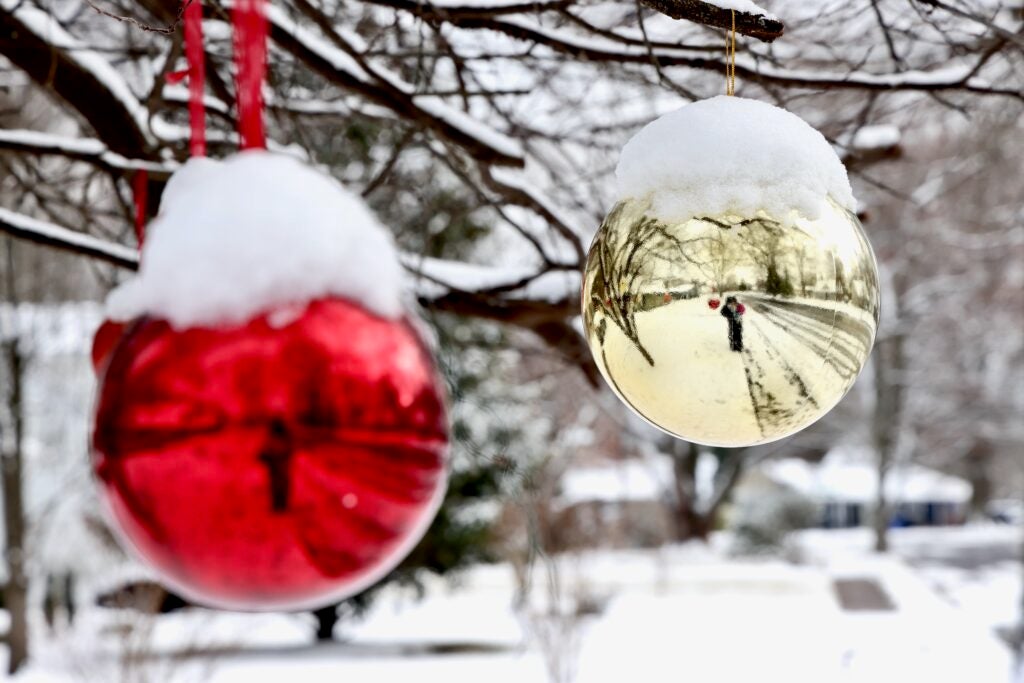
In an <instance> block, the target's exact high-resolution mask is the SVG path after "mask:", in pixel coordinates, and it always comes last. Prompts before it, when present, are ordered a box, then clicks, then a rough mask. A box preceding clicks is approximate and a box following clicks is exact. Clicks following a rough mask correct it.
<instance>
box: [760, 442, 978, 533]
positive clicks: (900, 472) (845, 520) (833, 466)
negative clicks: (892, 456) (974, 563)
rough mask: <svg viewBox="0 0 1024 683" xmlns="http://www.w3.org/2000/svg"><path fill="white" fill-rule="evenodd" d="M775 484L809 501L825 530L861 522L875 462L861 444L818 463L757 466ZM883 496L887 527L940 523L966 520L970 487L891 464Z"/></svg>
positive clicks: (873, 489) (874, 490)
mask: <svg viewBox="0 0 1024 683" xmlns="http://www.w3.org/2000/svg"><path fill="white" fill-rule="evenodd" d="M760 469H761V471H762V473H763V474H764V476H765V477H766V478H767V479H768V480H769V481H771V482H772V483H774V484H775V485H777V486H779V487H782V488H784V489H787V490H788V491H790V492H792V493H795V494H796V495H799V496H801V497H803V498H806V499H808V500H809V501H811V502H813V503H814V505H815V506H816V508H817V510H818V514H819V515H820V516H819V521H818V524H819V525H820V526H821V527H823V528H826V529H843V528H850V527H857V526H866V525H869V524H870V522H871V511H872V510H873V508H874V506H875V505H876V503H877V501H878V479H879V477H878V465H877V462H876V459H875V456H874V453H873V452H872V451H871V450H870V449H869V448H866V447H849V446H840V447H837V448H835V449H833V450H832V451H830V452H829V453H828V454H827V455H826V456H825V457H824V458H823V459H822V460H821V462H819V463H811V462H807V461H806V460H800V459H796V458H786V459H782V460H775V461H769V462H766V463H764V464H763V465H762V466H761V468H760ZM885 499H886V501H887V503H888V505H889V507H890V509H891V510H892V511H893V512H892V520H891V525H892V526H945V525H952V524H962V523H964V521H966V519H967V514H968V509H969V504H970V500H971V485H970V484H969V483H968V482H967V481H965V480H964V479H961V478H959V477H954V476H950V475H948V474H943V473H942V472H938V471H936V470H933V469H931V468H928V467H924V466H923V465H918V464H915V463H897V464H895V465H893V466H892V468H891V469H890V470H889V473H888V476H887V478H886V483H885Z"/></svg>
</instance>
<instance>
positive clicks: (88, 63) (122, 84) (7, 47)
mask: <svg viewBox="0 0 1024 683" xmlns="http://www.w3.org/2000/svg"><path fill="white" fill-rule="evenodd" d="M0 34H2V35H4V36H5V37H6V36H12V37H16V38H17V39H16V40H13V39H6V38H5V39H4V40H0V53H2V54H3V55H4V56H5V57H7V59H9V60H10V61H11V62H12V63H13V64H15V65H16V66H17V67H18V68H20V69H22V70H23V71H24V72H25V73H27V74H28V75H29V76H31V77H32V79H33V80H34V81H36V82H37V83H39V84H40V85H41V86H42V87H44V88H49V89H51V90H53V91H54V92H55V93H56V94H58V95H59V96H60V97H61V98H63V99H64V100H65V101H66V102H67V103H68V104H69V105H71V107H72V108H73V109H74V110H75V111H76V112H78V114H80V115H81V116H82V117H83V118H84V119H85V120H86V121H88V122H89V125H91V126H92V127H93V129H94V130H95V131H96V133H97V134H98V136H99V138H100V139H101V140H103V142H104V143H105V145H106V146H107V147H109V148H110V149H111V150H113V151H115V152H117V153H119V154H124V155H126V156H129V157H146V156H149V155H148V154H147V152H148V151H149V150H150V149H151V147H152V145H153V142H154V141H153V138H152V136H151V135H150V133H149V126H148V123H147V117H148V115H147V112H146V109H145V107H143V106H142V104H141V103H140V102H139V99H138V98H137V97H136V96H135V94H134V93H133V92H132V90H131V88H130V87H128V83H127V82H126V81H125V79H124V78H123V77H122V76H121V74H120V73H118V71H117V70H116V69H114V67H113V66H111V65H110V62H109V61H107V59H105V58H104V57H103V56H101V55H100V54H98V53H96V52H94V51H92V50H89V49H88V48H87V47H86V46H85V45H83V44H82V43H81V42H80V41H78V40H77V39H75V38H74V37H73V36H71V34H69V33H68V32H67V31H65V30H64V28H63V27H62V26H61V25H60V23H58V22H57V20H56V19H54V17H53V16H52V15H51V14H50V13H49V12H46V11H44V10H42V9H39V8H37V7H33V6H32V5H31V4H29V3H28V2H25V1H24V0H0Z"/></svg>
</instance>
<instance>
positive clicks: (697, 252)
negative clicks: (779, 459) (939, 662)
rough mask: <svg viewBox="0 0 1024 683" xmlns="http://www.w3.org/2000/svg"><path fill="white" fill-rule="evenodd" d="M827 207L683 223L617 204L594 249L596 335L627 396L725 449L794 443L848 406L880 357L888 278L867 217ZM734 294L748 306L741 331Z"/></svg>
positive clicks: (633, 204) (591, 304)
mask: <svg viewBox="0 0 1024 683" xmlns="http://www.w3.org/2000/svg"><path fill="white" fill-rule="evenodd" d="M828 209H829V210H828V211H826V212H825V213H824V214H823V215H822V216H821V217H820V218H819V219H817V220H814V221H811V220H806V219H803V218H799V217H794V216H788V217H787V220H786V221H785V222H779V221H775V220H773V218H772V217H771V216H768V215H766V214H764V213H763V212H759V213H758V214H757V215H755V216H753V217H742V216H735V215H728V214H726V215H723V216H702V217H699V218H695V219H691V220H688V221H685V222H682V223H674V224H673V223H666V222H664V221H661V220H659V219H657V218H655V217H652V216H650V215H649V214H648V213H647V211H648V210H649V207H648V204H647V202H644V201H637V200H630V201H626V202H621V203H620V204H618V205H617V206H616V207H615V208H614V209H613V210H612V212H611V214H609V217H608V219H607V220H606V221H605V224H604V225H603V226H602V228H601V231H600V232H599V233H598V236H597V238H596V239H595V242H594V245H593V247H592V248H591V254H590V258H589V261H588V267H587V271H586V277H585V280H584V325H585V327H586V330H587V333H588V341H589V342H590V345H591V348H592V350H593V351H594V356H595V359H596V360H597V363H598V366H599V367H600V369H601V371H602V373H603V374H604V376H605V378H606V379H607V380H608V381H609V383H610V384H611V385H612V387H613V388H614V389H615V391H616V392H617V393H618V394H619V395H620V397H622V398H623V399H624V400H625V401H626V403H627V404H629V405H630V406H631V407H633V408H634V409H635V410H637V412H639V413H640V414H641V415H643V416H645V417H646V418H647V419H649V420H650V421H651V422H653V423H654V424H656V425H657V426H659V427H661V428H663V429H665V430H666V431H669V432H671V433H674V434H676V435H679V436H682V437H683V438H687V439H689V440H693V441H699V442H704V443H712V444H718V445H745V444H751V443H759V442H766V441H771V440H774V439H777V438H781V437H783V436H785V435H787V434H791V433H793V432H795V431H798V430H799V429H802V428H803V427H806V426H807V425H808V424H810V423H811V422H813V421H814V420H816V419H818V418H819V417H821V415H823V414H824V413H825V412H827V410H828V409H830V408H831V407H832V406H833V405H835V403H836V402H838V400H839V399H840V398H842V396H843V395H844V394H845V393H846V391H848V390H849V388H850V386H852V384H853V381H854V380H855V379H856V377H857V374H858V373H859V372H860V369H861V368H862V367H863V364H864V362H865V361H866V359H867V355H868V352H869V350H870V348H871V344H872V341H873V338H874V332H875V325H876V318H877V277H876V270H875V264H874V259H873V256H872V254H871V251H870V247H869V246H868V245H867V242H866V240H865V239H864V238H863V236H862V234H861V233H860V227H859V223H858V222H857V220H856V217H854V216H853V215H852V214H850V213H849V212H847V211H846V210H844V209H841V208H840V207H838V206H837V205H836V204H835V203H833V202H829V204H828ZM730 296H732V297H735V298H736V299H737V300H738V302H739V303H740V304H742V305H743V308H744V312H743V313H742V315H739V316H738V317H737V316H733V317H734V318H735V320H734V321H733V322H729V320H728V319H727V317H726V316H728V315H730V314H728V313H725V312H724V310H723V307H724V306H725V305H726V304H725V302H726V300H727V297H730ZM712 300H718V303H719V306H711V305H709V304H710V303H711V301H712Z"/></svg>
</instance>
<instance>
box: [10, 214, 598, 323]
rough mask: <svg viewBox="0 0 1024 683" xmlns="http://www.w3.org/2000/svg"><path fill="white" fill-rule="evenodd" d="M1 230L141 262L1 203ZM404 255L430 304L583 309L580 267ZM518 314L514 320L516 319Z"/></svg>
mask: <svg viewBox="0 0 1024 683" xmlns="http://www.w3.org/2000/svg"><path fill="white" fill-rule="evenodd" d="M0 232H3V233H6V234H8V235H11V236H13V237H16V238H19V239H24V240H26V241H29V242H33V243H35V244H41V245H44V246H49V247H53V248H56V249H61V250H63V251H68V252H71V253H75V254H80V255H82V256H87V257H90V258H94V259H98V260H100V261H105V262H107V263H111V264H113V265H115V266H119V267H121V268H126V269H128V270H137V269H138V267H139V256H138V252H137V251H136V250H135V249H134V248H131V247H126V246H123V245H120V244H115V243H113V242H110V241H108V240H104V239H101V238H98V237H93V236H92V235H86V234H84V233H82V232H78V231H76V230H71V229H69V228H65V227H63V226H59V225H56V224H54V223H49V222H47V221H43V220H39V219H37V218H32V217H31V216H26V215H24V214H21V213H17V212H15V211H10V210H8V209H4V208H0ZM401 260H402V264H403V265H404V267H405V268H406V270H408V271H409V272H410V274H411V275H412V278H413V281H414V283H415V291H416V295H417V297H418V299H419V300H420V303H422V304H424V305H430V306H435V307H440V308H446V307H445V306H443V305H440V304H441V303H442V302H444V301H446V300H448V301H452V302H455V301H458V302H460V303H461V304H462V306H463V307H464V306H465V304H466V299H465V297H466V296H469V297H474V298H481V300H482V299H483V298H486V299H487V300H488V303H487V304H486V306H484V308H486V307H488V306H491V305H492V304H493V303H494V301H495V300H497V299H501V300H504V301H505V302H506V303H507V307H506V309H505V310H506V311H511V310H514V309H516V307H518V308H520V309H521V308H522V307H523V306H534V307H536V309H537V310H536V312H535V315H541V314H540V311H541V310H542V309H546V313H545V314H544V315H546V317H548V318H555V319H557V318H564V317H568V316H571V315H574V314H575V313H576V312H577V311H576V310H575V308H576V306H577V299H578V296H579V287H580V278H579V273H578V272H577V271H576V270H575V269H564V268H563V269H546V268H540V269H538V268H525V267H524V268H498V267H493V266H482V265H474V264H468V263H462V262H458V261H446V260H443V259H435V258H427V257H422V256H418V255H415V254H408V253H406V254H402V255H401ZM481 310H483V308H482V309H481ZM487 317H494V316H487ZM499 317H500V316H499ZM514 317H515V316H514V315H513V316H511V318H510V319H509V320H508V322H516V321H515V320H514ZM542 317H543V316H542Z"/></svg>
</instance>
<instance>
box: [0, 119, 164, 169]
mask: <svg viewBox="0 0 1024 683" xmlns="http://www.w3.org/2000/svg"><path fill="white" fill-rule="evenodd" d="M0 149H6V150H10V151H13V152H24V153H27V154H39V155H43V154H53V155H57V156H63V157H67V158H69V159H75V160H77V161H84V162H87V163H90V164H94V165H96V166H99V167H100V168H102V169H104V170H106V171H111V172H117V173H125V172H131V171H147V172H148V173H149V174H150V176H151V177H152V178H154V179H158V180H166V179H167V178H169V177H170V175H171V174H172V173H174V171H175V169H177V167H178V164H176V163H173V162H167V163H161V162H156V161H147V160H145V159H129V158H127V157H125V156H122V155H120V154H117V153H116V152H111V151H110V150H109V149H108V148H107V146H106V145H104V144H103V143H102V142H100V141H99V140H90V139H82V138H69V137H65V136H62V135H52V134H50V133H40V132H38V131H34V130H0Z"/></svg>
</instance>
